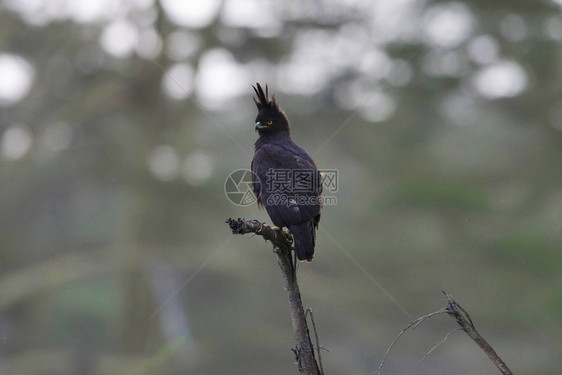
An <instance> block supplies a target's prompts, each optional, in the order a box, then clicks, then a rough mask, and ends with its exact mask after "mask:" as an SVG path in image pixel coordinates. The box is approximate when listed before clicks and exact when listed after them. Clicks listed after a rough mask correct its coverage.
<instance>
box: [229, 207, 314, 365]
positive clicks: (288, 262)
mask: <svg viewBox="0 0 562 375" xmlns="http://www.w3.org/2000/svg"><path fill="white" fill-rule="evenodd" d="M226 223H227V224H228V225H229V227H230V229H231V230H232V234H246V233H255V234H257V235H259V236H261V237H263V238H264V239H265V240H268V241H271V243H272V244H273V251H274V252H275V253H276V254H277V258H278V264H279V268H280V269H281V274H282V275H283V279H284V281H285V290H286V291H287V295H288V297H289V305H290V308H291V322H292V324H293V331H294V332H295V342H296V345H295V348H293V349H292V350H293V353H295V357H296V360H297V364H298V368H299V372H300V374H301V375H322V374H323V373H322V371H321V370H320V368H319V367H318V364H317V363H316V358H315V356H314V347H313V345H312V341H311V340H310V333H309V331H308V326H307V322H306V316H305V312H304V308H303V304H302V299H301V294H300V291H299V285H298V283H297V273H296V267H295V263H294V262H293V259H292V257H291V244H292V236H291V234H290V233H287V232H284V231H282V230H274V229H272V228H271V227H270V226H269V225H267V224H266V223H261V222H259V221H257V220H244V219H240V218H238V219H237V220H235V219H228V220H227V221H226Z"/></svg>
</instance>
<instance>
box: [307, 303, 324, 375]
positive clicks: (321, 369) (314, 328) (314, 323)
mask: <svg viewBox="0 0 562 375" xmlns="http://www.w3.org/2000/svg"><path fill="white" fill-rule="evenodd" d="M304 315H305V316H306V315H310V321H311V322H312V330H313V331H314V339H315V340H316V352H317V353H318V365H319V366H320V373H322V374H323V373H324V368H323V367H322V355H321V354H320V349H322V347H321V346H320V340H319V339H318V331H317V330H316V322H315V321H314V314H312V309H311V308H310V307H309V308H307V309H306V311H305V312H304Z"/></svg>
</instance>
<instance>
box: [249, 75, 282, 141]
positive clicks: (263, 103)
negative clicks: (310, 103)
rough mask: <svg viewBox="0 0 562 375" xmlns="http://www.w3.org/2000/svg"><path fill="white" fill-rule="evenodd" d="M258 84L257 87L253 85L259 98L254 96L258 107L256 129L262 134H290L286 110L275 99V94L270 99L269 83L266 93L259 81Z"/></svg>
mask: <svg viewBox="0 0 562 375" xmlns="http://www.w3.org/2000/svg"><path fill="white" fill-rule="evenodd" d="M256 86H257V88H256V87H254V86H252V87H253V88H254V91H255V92H256V95H257V97H258V98H257V100H256V98H253V99H254V103H256V107H258V115H257V117H256V125H255V130H256V131H257V132H258V133H259V134H260V135H263V134H273V133H287V134H289V120H288V119H287V116H286V115H285V112H283V111H282V110H281V108H279V105H278V104H277V101H276V100H275V94H273V95H271V100H270V99H269V93H268V88H267V85H265V93H264V92H263V89H262V87H261V85H260V84H259V83H256Z"/></svg>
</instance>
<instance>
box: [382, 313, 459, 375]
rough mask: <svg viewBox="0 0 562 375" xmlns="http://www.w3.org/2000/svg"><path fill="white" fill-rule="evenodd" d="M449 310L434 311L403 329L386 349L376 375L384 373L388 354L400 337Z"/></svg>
mask: <svg viewBox="0 0 562 375" xmlns="http://www.w3.org/2000/svg"><path fill="white" fill-rule="evenodd" d="M447 312H448V311H447V308H442V309H441V310H437V311H434V312H432V313H429V314H427V315H424V316H422V317H419V318H417V319H416V320H414V321H413V322H411V323H410V324H408V325H407V326H406V327H404V328H402V331H400V333H399V334H398V336H396V338H395V339H394V341H392V343H391V344H390V346H389V347H388V349H386V353H384V357H382V361H381V364H380V365H379V367H378V368H377V370H376V371H375V375H379V374H380V373H381V371H382V368H383V367H384V363H385V362H386V358H387V357H388V354H389V353H390V351H391V350H392V348H393V347H394V345H396V342H397V341H398V339H399V338H400V337H402V335H403V334H404V333H405V332H406V331H407V330H409V329H410V328H411V329H412V331H413V330H414V329H416V328H417V327H418V326H419V325H420V324H421V323H423V321H424V320H426V319H429V318H431V317H432V316H435V315H438V314H445V313H447Z"/></svg>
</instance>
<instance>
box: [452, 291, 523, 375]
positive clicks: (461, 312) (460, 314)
mask: <svg viewBox="0 0 562 375" xmlns="http://www.w3.org/2000/svg"><path fill="white" fill-rule="evenodd" d="M443 294H444V295H445V297H446V298H447V304H448V306H447V313H448V314H449V315H450V316H451V317H453V318H455V320H456V321H457V323H458V325H459V326H460V327H461V328H462V330H463V331H464V332H465V333H466V334H467V335H468V337H470V338H471V339H472V340H473V341H474V342H475V343H476V344H477V345H478V346H479V347H480V349H482V350H483V351H484V353H486V354H487V355H488V357H489V358H490V360H491V361H492V362H493V363H494V364H495V365H496V367H497V368H498V370H500V372H501V373H502V374H504V375H513V373H512V372H511V370H510V369H509V368H508V367H507V365H506V364H505V362H504V361H503V360H502V359H501V358H500V356H499V355H498V354H497V353H496V351H495V350H494V349H493V348H492V347H491V346H490V344H488V342H487V341H486V340H484V338H483V337H482V336H481V335H480V334H479V333H478V331H477V330H476V328H475V327H474V323H473V322H472V319H470V315H468V312H466V310H465V309H463V308H462V307H461V306H460V305H459V304H458V303H457V302H456V301H455V300H454V299H453V297H452V296H451V295H450V294H447V293H445V292H443Z"/></svg>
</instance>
